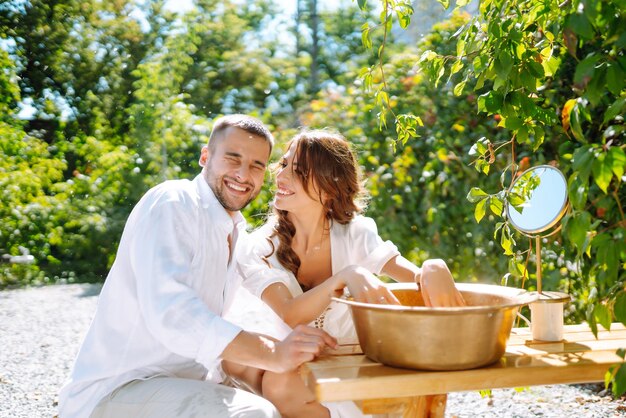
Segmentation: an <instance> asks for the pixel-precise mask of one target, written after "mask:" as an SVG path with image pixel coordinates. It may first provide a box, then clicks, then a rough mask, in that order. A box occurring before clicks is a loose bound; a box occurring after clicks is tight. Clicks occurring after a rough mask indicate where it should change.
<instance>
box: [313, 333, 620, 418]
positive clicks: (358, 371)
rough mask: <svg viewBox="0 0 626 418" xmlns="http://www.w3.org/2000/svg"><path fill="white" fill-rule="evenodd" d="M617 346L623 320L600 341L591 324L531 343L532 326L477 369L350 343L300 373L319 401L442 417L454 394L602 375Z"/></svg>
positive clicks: (373, 410)
mask: <svg viewBox="0 0 626 418" xmlns="http://www.w3.org/2000/svg"><path fill="white" fill-rule="evenodd" d="M618 348H626V328H625V327H624V326H623V325H622V324H618V323H614V324H613V325H612V326H611V331H606V330H604V329H603V328H601V329H600V330H599V331H598V339H596V338H595V337H594V336H593V334H592V333H591V331H590V329H589V326H588V325H587V324H581V325H566V326H565V330H564V339H563V341H561V342H555V343H548V342H539V341H532V337H531V335H530V331H529V329H528V328H513V330H512V332H511V337H510V339H509V342H508V344H507V348H506V352H505V354H504V356H503V357H502V358H501V359H500V361H499V362H497V363H495V364H493V365H490V366H486V367H482V368H479V369H473V370H461V371H440V372H431V371H418V370H408V369H400V368H394V367H388V366H384V365H382V364H381V363H377V362H374V361H372V360H370V359H368V358H367V357H365V356H364V355H363V354H362V352H361V349H360V347H359V346H358V345H348V346H341V347H340V348H339V349H338V350H336V351H335V352H333V353H330V354H328V355H324V356H322V357H320V358H318V359H317V360H315V361H313V362H310V363H307V364H305V365H303V367H302V376H303V379H304V380H305V382H306V384H307V386H308V387H310V388H311V389H312V390H313V392H314V393H315V395H316V397H317V399H318V400H320V401H346V400H353V401H357V402H356V403H357V405H359V406H360V407H361V409H362V410H363V412H365V413H368V414H378V413H390V412H393V413H402V415H403V416H405V417H416V416H441V417H443V414H444V411H445V401H446V395H445V394H447V393H448V392H461V391H472V390H482V389H496V388H510V387H525V386H533V385H550V384H561V383H585V382H601V381H604V375H605V373H606V371H607V370H608V368H609V366H611V365H612V364H616V363H619V362H621V361H622V359H621V358H620V357H618V356H617V355H616V354H615V351H616V350H617V349H618ZM442 349H445V348H444V347H442ZM422 395H437V396H434V397H432V396H431V397H424V396H422Z"/></svg>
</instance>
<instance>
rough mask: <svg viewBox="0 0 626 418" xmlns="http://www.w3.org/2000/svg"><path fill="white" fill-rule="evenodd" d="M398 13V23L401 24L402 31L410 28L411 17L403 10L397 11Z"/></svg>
mask: <svg viewBox="0 0 626 418" xmlns="http://www.w3.org/2000/svg"><path fill="white" fill-rule="evenodd" d="M396 13H397V15H398V22H399V23H400V27H401V28H402V29H406V28H407V26H409V23H411V16H410V15H408V14H406V13H404V12H403V11H402V10H400V9H397V10H396Z"/></svg>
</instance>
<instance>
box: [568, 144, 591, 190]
mask: <svg viewBox="0 0 626 418" xmlns="http://www.w3.org/2000/svg"><path fill="white" fill-rule="evenodd" d="M593 159H594V155H593V148H592V147H591V146H589V145H584V146H582V147H580V148H578V149H577V150H576V151H574V157H573V159H572V167H573V168H574V170H576V171H578V172H579V176H580V180H581V181H582V182H586V181H587V180H588V179H589V174H591V163H592V162H593Z"/></svg>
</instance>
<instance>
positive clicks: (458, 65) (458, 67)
mask: <svg viewBox="0 0 626 418" xmlns="http://www.w3.org/2000/svg"><path fill="white" fill-rule="evenodd" d="M462 68H463V61H462V60H460V59H459V60H456V61H455V62H454V64H452V67H450V76H452V75H454V74H456V73H458V72H459V71H461V69H462Z"/></svg>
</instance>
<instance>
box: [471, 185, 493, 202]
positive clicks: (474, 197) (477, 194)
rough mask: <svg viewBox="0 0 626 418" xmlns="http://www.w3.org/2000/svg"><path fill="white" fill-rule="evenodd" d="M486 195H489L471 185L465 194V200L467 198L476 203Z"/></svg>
mask: <svg viewBox="0 0 626 418" xmlns="http://www.w3.org/2000/svg"><path fill="white" fill-rule="evenodd" d="M487 196H489V195H488V194H487V193H485V192H484V191H483V190H481V189H480V188H478V187H472V189H471V190H470V191H469V193H468V194H467V200H469V201H470V202H472V203H476V202H478V201H480V200H483V199H484V198H486V197H487Z"/></svg>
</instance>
